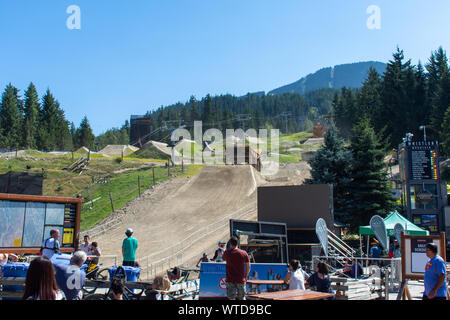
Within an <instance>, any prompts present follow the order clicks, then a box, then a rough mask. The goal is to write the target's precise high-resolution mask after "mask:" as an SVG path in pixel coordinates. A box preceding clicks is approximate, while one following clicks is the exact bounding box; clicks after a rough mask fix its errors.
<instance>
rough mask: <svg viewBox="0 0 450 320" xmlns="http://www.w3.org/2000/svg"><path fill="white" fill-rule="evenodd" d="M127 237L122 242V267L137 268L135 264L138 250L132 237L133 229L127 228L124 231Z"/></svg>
mask: <svg viewBox="0 0 450 320" xmlns="http://www.w3.org/2000/svg"><path fill="white" fill-rule="evenodd" d="M125 234H126V235H127V238H126V239H123V242H122V255H123V263H122V265H123V266H130V267H139V265H138V264H137V262H136V249H137V248H138V242H137V240H136V238H134V237H132V235H133V229H131V228H128V229H127V231H125Z"/></svg>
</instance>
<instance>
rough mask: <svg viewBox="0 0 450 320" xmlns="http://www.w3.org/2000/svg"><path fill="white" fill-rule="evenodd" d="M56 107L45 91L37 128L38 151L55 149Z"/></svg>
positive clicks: (54, 101) (53, 100) (56, 129)
mask: <svg viewBox="0 0 450 320" xmlns="http://www.w3.org/2000/svg"><path fill="white" fill-rule="evenodd" d="M58 117H59V115H58V106H57V103H56V100H55V98H54V97H53V95H52V94H51V92H50V90H49V89H47V91H46V93H45V95H44V96H43V97H42V109H41V115H40V121H39V122H40V126H39V145H38V147H39V149H42V150H45V151H52V150H56V149H57V139H58V137H57V135H58V124H59V119H58Z"/></svg>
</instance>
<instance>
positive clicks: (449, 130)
mask: <svg viewBox="0 0 450 320" xmlns="http://www.w3.org/2000/svg"><path fill="white" fill-rule="evenodd" d="M441 142H442V144H443V147H442V151H443V154H444V155H445V156H447V157H450V105H449V106H448V108H447V111H446V112H445V116H444V121H443V122H442V131H441Z"/></svg>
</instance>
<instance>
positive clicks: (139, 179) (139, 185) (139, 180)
mask: <svg viewBox="0 0 450 320" xmlns="http://www.w3.org/2000/svg"><path fill="white" fill-rule="evenodd" d="M138 189H139V197H140V196H141V177H140V176H138Z"/></svg>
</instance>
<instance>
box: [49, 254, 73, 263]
mask: <svg viewBox="0 0 450 320" xmlns="http://www.w3.org/2000/svg"><path fill="white" fill-rule="evenodd" d="M71 258H72V256H71V255H70V254H54V255H53V256H52V258H51V259H50V261H51V262H52V263H53V264H60V263H63V264H70V259H71Z"/></svg>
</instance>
